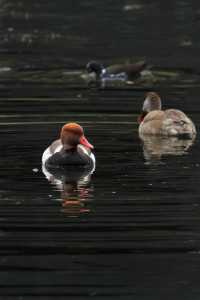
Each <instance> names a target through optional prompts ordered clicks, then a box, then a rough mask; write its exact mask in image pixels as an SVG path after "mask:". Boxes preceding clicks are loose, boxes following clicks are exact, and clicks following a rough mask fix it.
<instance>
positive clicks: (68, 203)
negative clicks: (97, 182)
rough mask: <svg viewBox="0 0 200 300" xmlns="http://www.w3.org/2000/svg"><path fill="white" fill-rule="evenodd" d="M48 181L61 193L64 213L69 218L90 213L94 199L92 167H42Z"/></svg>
mask: <svg viewBox="0 0 200 300" xmlns="http://www.w3.org/2000/svg"><path fill="white" fill-rule="evenodd" d="M42 171H43V173H44V175H45V176H46V178H47V179H48V181H49V182H50V183H51V184H52V185H54V186H55V187H56V189H57V190H58V191H60V197H61V206H62V212H64V213H65V214H66V215H67V216H69V217H79V216H80V215H82V214H86V213H90V211H91V209H90V207H89V202H90V200H91V198H92V192H93V187H92V185H91V175H92V173H93V172H94V169H93V168H92V167H89V166H87V167H82V166H80V167H77V166H76V168H74V166H68V167H67V168H66V167H48V168H46V167H45V166H43V167H42Z"/></svg>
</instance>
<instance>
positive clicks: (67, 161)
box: [42, 92, 196, 177]
mask: <svg viewBox="0 0 200 300" xmlns="http://www.w3.org/2000/svg"><path fill="white" fill-rule="evenodd" d="M138 121H139V124H140V125H139V136H140V137H141V139H144V138H145V137H155V136H157V137H165V140H166V138H169V137H176V138H177V137H178V138H180V139H181V138H183V139H189V140H192V139H194V138H195V135H196V128H195V125H194V123H193V122H192V121H191V120H190V118H188V117H187V116H186V115H185V114H184V113H183V112H182V111H180V110H177V109H167V110H162V105H161V99H160V97H159V95H158V94H157V93H154V92H149V93H147V95H146V98H145V101H144V103H143V108H142V114H141V115H140V117H139V119H138ZM93 148H94V147H93V146H92V145H91V144H90V143H89V142H88V140H87V139H86V137H85V136H84V131H83V128H82V127H81V126H80V125H79V124H76V123H68V124H65V125H64V126H63V127H62V129H61V134H60V139H58V140H56V141H54V142H53V143H52V144H51V145H50V146H49V147H48V148H47V149H46V150H45V151H44V153H43V156H42V163H43V166H44V167H45V168H46V169H47V170H48V169H50V168H51V167H52V166H73V167H75V166H76V167H80V166H81V167H85V166H89V167H90V168H91V173H92V172H93V171H94V169H95V156H94V154H93V153H92V150H93ZM47 177H48V176H47Z"/></svg>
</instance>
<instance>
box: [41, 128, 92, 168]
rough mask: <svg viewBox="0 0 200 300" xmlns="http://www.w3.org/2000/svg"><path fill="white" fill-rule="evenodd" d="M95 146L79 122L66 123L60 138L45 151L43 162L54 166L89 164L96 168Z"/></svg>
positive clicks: (48, 165)
mask: <svg viewBox="0 0 200 300" xmlns="http://www.w3.org/2000/svg"><path fill="white" fill-rule="evenodd" d="M93 148H94V147H93V146H92V145H91V144H90V143H89V142H88V140H87V139H86V137H85V136H84V131H83V128H82V127H81V126H80V125H79V124H77V123H68V124H65V125H64V126H63V127H62V129H61V133H60V139H58V140H55V141H54V142H53V143H52V144H51V145H50V146H49V147H48V148H47V149H46V150H45V151H44V153H43V155H42V164H43V165H45V167H46V168H48V167H52V166H58V167H59V166H79V167H80V166H83V167H85V166H88V165H92V166H93V169H94V168H95V156H94V154H93V153H92V152H91V150H92V149H93Z"/></svg>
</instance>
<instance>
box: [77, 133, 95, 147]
mask: <svg viewBox="0 0 200 300" xmlns="http://www.w3.org/2000/svg"><path fill="white" fill-rule="evenodd" d="M79 143H80V144H81V145H83V146H85V147H87V148H89V149H94V146H93V145H92V144H90V143H89V142H88V140H87V139H86V137H85V136H84V135H83V136H82V137H81V138H80V140H79Z"/></svg>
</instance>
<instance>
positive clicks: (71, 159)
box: [45, 150, 91, 167]
mask: <svg viewBox="0 0 200 300" xmlns="http://www.w3.org/2000/svg"><path fill="white" fill-rule="evenodd" d="M88 164H91V159H90V157H89V156H88V155H85V154H84V153H79V152H78V151H77V150H67V151H65V150H62V151H60V152H57V153H55V154H54V155H52V156H51V157H50V158H49V159H48V160H47V161H46V163H45V165H46V167H48V166H65V165H67V166H70V165H71V166H85V165H88Z"/></svg>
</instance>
